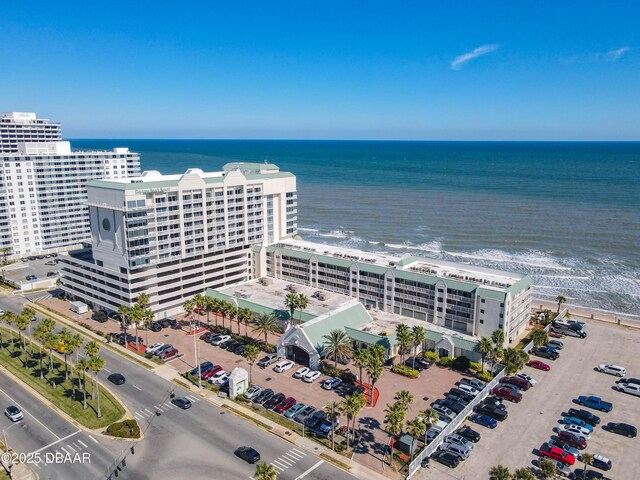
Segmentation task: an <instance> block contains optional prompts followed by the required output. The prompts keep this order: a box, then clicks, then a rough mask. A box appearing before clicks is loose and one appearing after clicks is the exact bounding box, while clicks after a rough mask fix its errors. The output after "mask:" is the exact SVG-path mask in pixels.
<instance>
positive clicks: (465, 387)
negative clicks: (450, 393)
mask: <svg viewBox="0 0 640 480" xmlns="http://www.w3.org/2000/svg"><path fill="white" fill-rule="evenodd" d="M458 389H459V390H462V391H463V392H466V393H468V394H469V395H473V396H474V397H475V396H476V395H478V394H479V393H480V390H478V389H477V388H475V387H472V386H471V385H465V384H462V385H458Z"/></svg>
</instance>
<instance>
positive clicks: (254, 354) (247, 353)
mask: <svg viewBox="0 0 640 480" xmlns="http://www.w3.org/2000/svg"><path fill="white" fill-rule="evenodd" d="M259 355H260V349H259V348H258V347H256V346H255V345H247V346H246V347H245V348H244V352H242V356H243V357H244V359H245V360H246V361H247V363H249V383H250V384H251V385H253V380H252V376H251V369H252V368H253V364H254V363H256V360H257V359H258V356H259Z"/></svg>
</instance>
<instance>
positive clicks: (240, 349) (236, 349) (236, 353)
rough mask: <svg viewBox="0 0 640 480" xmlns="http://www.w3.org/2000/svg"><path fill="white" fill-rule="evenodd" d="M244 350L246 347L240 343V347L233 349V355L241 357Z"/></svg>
mask: <svg viewBox="0 0 640 480" xmlns="http://www.w3.org/2000/svg"><path fill="white" fill-rule="evenodd" d="M245 348H247V346H246V345H245V344H244V343H241V344H240V345H238V346H237V347H236V348H234V349H233V353H234V354H235V355H242V354H243V353H244V349H245Z"/></svg>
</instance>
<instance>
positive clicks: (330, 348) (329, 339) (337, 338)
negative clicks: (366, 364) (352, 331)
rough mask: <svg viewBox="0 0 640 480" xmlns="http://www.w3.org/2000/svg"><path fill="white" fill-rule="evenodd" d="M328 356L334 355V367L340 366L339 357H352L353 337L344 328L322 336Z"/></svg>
mask: <svg viewBox="0 0 640 480" xmlns="http://www.w3.org/2000/svg"><path fill="white" fill-rule="evenodd" d="M322 339H323V340H324V351H325V352H326V356H331V357H333V362H334V367H335V368H338V358H339V357H347V358H350V357H351V338H349V335H347V334H346V332H345V331H344V330H339V329H336V330H331V331H330V332H329V335H324V336H323V337H322Z"/></svg>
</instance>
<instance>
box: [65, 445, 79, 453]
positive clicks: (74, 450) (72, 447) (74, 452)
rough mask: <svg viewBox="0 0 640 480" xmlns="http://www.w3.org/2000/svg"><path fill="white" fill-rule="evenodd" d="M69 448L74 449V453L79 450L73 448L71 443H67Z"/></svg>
mask: <svg viewBox="0 0 640 480" xmlns="http://www.w3.org/2000/svg"><path fill="white" fill-rule="evenodd" d="M67 448H70V449H71V450H73V452H74V453H75V452H77V450H76V449H75V448H73V447H72V446H71V445H69V444H68V443H67Z"/></svg>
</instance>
